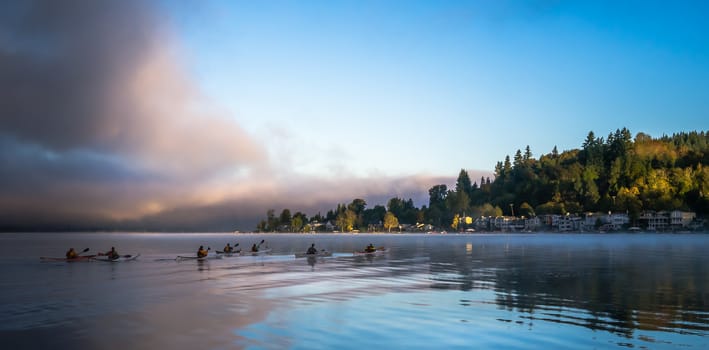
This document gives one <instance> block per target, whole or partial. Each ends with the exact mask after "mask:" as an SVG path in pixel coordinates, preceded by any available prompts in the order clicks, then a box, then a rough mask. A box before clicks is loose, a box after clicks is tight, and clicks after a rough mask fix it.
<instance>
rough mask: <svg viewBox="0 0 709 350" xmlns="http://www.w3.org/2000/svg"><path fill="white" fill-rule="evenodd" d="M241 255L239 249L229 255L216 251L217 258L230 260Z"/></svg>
mask: <svg viewBox="0 0 709 350" xmlns="http://www.w3.org/2000/svg"><path fill="white" fill-rule="evenodd" d="M240 254H241V249H239V250H234V251H231V252H229V253H225V252H223V251H221V250H217V256H218V257H222V258H232V257H237V256H239V255H240Z"/></svg>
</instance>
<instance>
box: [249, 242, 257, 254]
mask: <svg viewBox="0 0 709 350" xmlns="http://www.w3.org/2000/svg"><path fill="white" fill-rule="evenodd" d="M251 251H252V252H254V253H256V252H258V246H257V245H256V243H254V245H252V246H251Z"/></svg>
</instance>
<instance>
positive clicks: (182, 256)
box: [175, 254, 222, 261]
mask: <svg viewBox="0 0 709 350" xmlns="http://www.w3.org/2000/svg"><path fill="white" fill-rule="evenodd" d="M221 258H222V257H221V256H220V255H219V254H209V255H207V256H203V257H198V256H196V255H191V256H185V255H178V256H177V257H176V258H175V260H177V261H182V260H198V261H204V260H213V259H221Z"/></svg>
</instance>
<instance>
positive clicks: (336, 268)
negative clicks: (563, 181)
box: [0, 234, 709, 349]
mask: <svg viewBox="0 0 709 350" xmlns="http://www.w3.org/2000/svg"><path fill="white" fill-rule="evenodd" d="M264 238H265V239H266V241H267V244H268V245H269V247H271V248H272V249H273V252H272V254H271V255H266V256H240V257H233V258H224V259H213V260H205V261H194V260H192V261H183V262H179V263H178V262H175V261H174V260H172V258H174V257H175V256H177V255H181V254H184V252H189V251H193V250H194V247H196V246H199V245H211V246H220V245H223V244H224V243H225V242H227V241H230V242H233V241H234V240H235V239H236V240H239V242H240V243H241V245H244V246H248V245H251V244H252V243H253V242H258V241H260V240H261V239H264ZM0 240H3V242H2V243H4V244H3V245H2V247H0V253H3V255H4V256H7V257H8V258H7V259H4V260H0V267H1V268H2V270H3V274H2V277H1V279H0V288H1V289H0V290H2V293H0V314H2V315H6V316H3V317H4V318H5V321H4V322H2V323H0V341H2V343H3V344H9V345H10V346H12V345H17V346H20V345H22V344H25V343H26V342H28V341H34V343H33V344H36V345H37V347H39V346H40V345H43V344H44V345H52V346H54V347H55V348H56V344H55V343H53V342H49V341H47V342H46V344H45V343H43V341H44V340H36V339H34V338H33V336H34V335H35V334H43V335H44V336H45V339H65V340H71V342H74V341H76V340H81V341H82V342H83V343H82V344H86V345H89V347H91V345H92V344H93V345H96V346H98V344H100V345H101V346H100V347H102V348H109V349H110V348H116V349H118V348H125V347H137V348H147V347H165V346H168V347H176V348H184V347H200V348H249V347H255V348H269V349H282V348H308V349H310V348H360V347H363V346H364V347H368V346H371V347H377V348H442V347H444V348H471V347H475V348H506V349H508V348H517V349H529V348H618V347H640V348H651V349H658V348H696V349H702V348H707V347H709V346H708V345H709V344H708V341H707V340H708V339H709V307H708V306H707V302H709V255H707V254H706V251H707V248H709V236H704V235H612V236H611V235H551V234H549V235H544V234H540V235H464V236H457V235H451V236H447V237H446V236H443V237H441V236H435V237H434V236H422V235H410V236H407V235H404V236H401V235H382V236H346V235H341V236H333V235H324V236H295V235H273V236H233V235H229V236H227V235H176V234H175V235H164V234H163V235H130V234H103V235H91V236H87V235H81V234H74V235H70V234H68V235H55V236H48V235H23V236H8V235H6V236H0ZM71 240H73V241H76V243H71V244H74V245H77V246H83V245H85V244H88V243H85V242H86V241H89V242H90V243H91V245H96V246H99V245H116V246H120V247H121V251H126V252H131V253H132V252H136V253H137V252H141V258H140V260H138V261H134V262H130V263H123V264H97V263H96V264H94V263H85V264H80V263H75V264H64V263H48V264H42V263H38V262H37V260H36V259H37V256H35V255H32V256H26V255H13V254H17V253H16V252H18V251H22V252H26V251H27V250H26V249H23V247H24V246H25V245H28V244H29V245H30V246H34V247H36V250H39V251H38V252H37V255H50V254H51V253H52V251H53V250H54V249H56V246H62V247H63V246H64V245H66V244H67V243H65V242H64V241H71ZM58 242H61V243H62V244H57V243H58ZM311 243H317V245H318V246H321V247H324V248H328V249H329V250H332V251H334V252H335V254H334V255H333V257H327V258H312V257H310V258H302V259H295V258H294V257H293V253H295V252H296V251H302V250H304V249H305V248H306V247H307V246H309V245H310V244H311ZM369 243H374V244H375V245H376V246H386V247H389V248H391V250H390V252H388V253H386V254H381V255H374V256H372V255H368V256H353V255H352V253H351V252H353V251H355V250H359V249H361V248H363V247H364V246H365V245H367V244H369ZM45 244H46V246H45ZM3 249H5V251H3ZM13 252H14V253H13ZM11 276H12V277H11ZM107 337H108V338H111V339H116V340H115V341H114V342H113V343H111V344H104V343H102V340H103V339H106V338H107ZM71 342H70V343H71ZM59 348H61V346H59Z"/></svg>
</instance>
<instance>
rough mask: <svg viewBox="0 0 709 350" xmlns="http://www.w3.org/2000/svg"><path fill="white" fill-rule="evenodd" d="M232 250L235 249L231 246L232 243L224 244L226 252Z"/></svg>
mask: <svg viewBox="0 0 709 350" xmlns="http://www.w3.org/2000/svg"><path fill="white" fill-rule="evenodd" d="M232 251H234V250H233V249H232V248H231V245H230V244H229V243H227V244H226V246H224V253H231V252H232Z"/></svg>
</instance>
